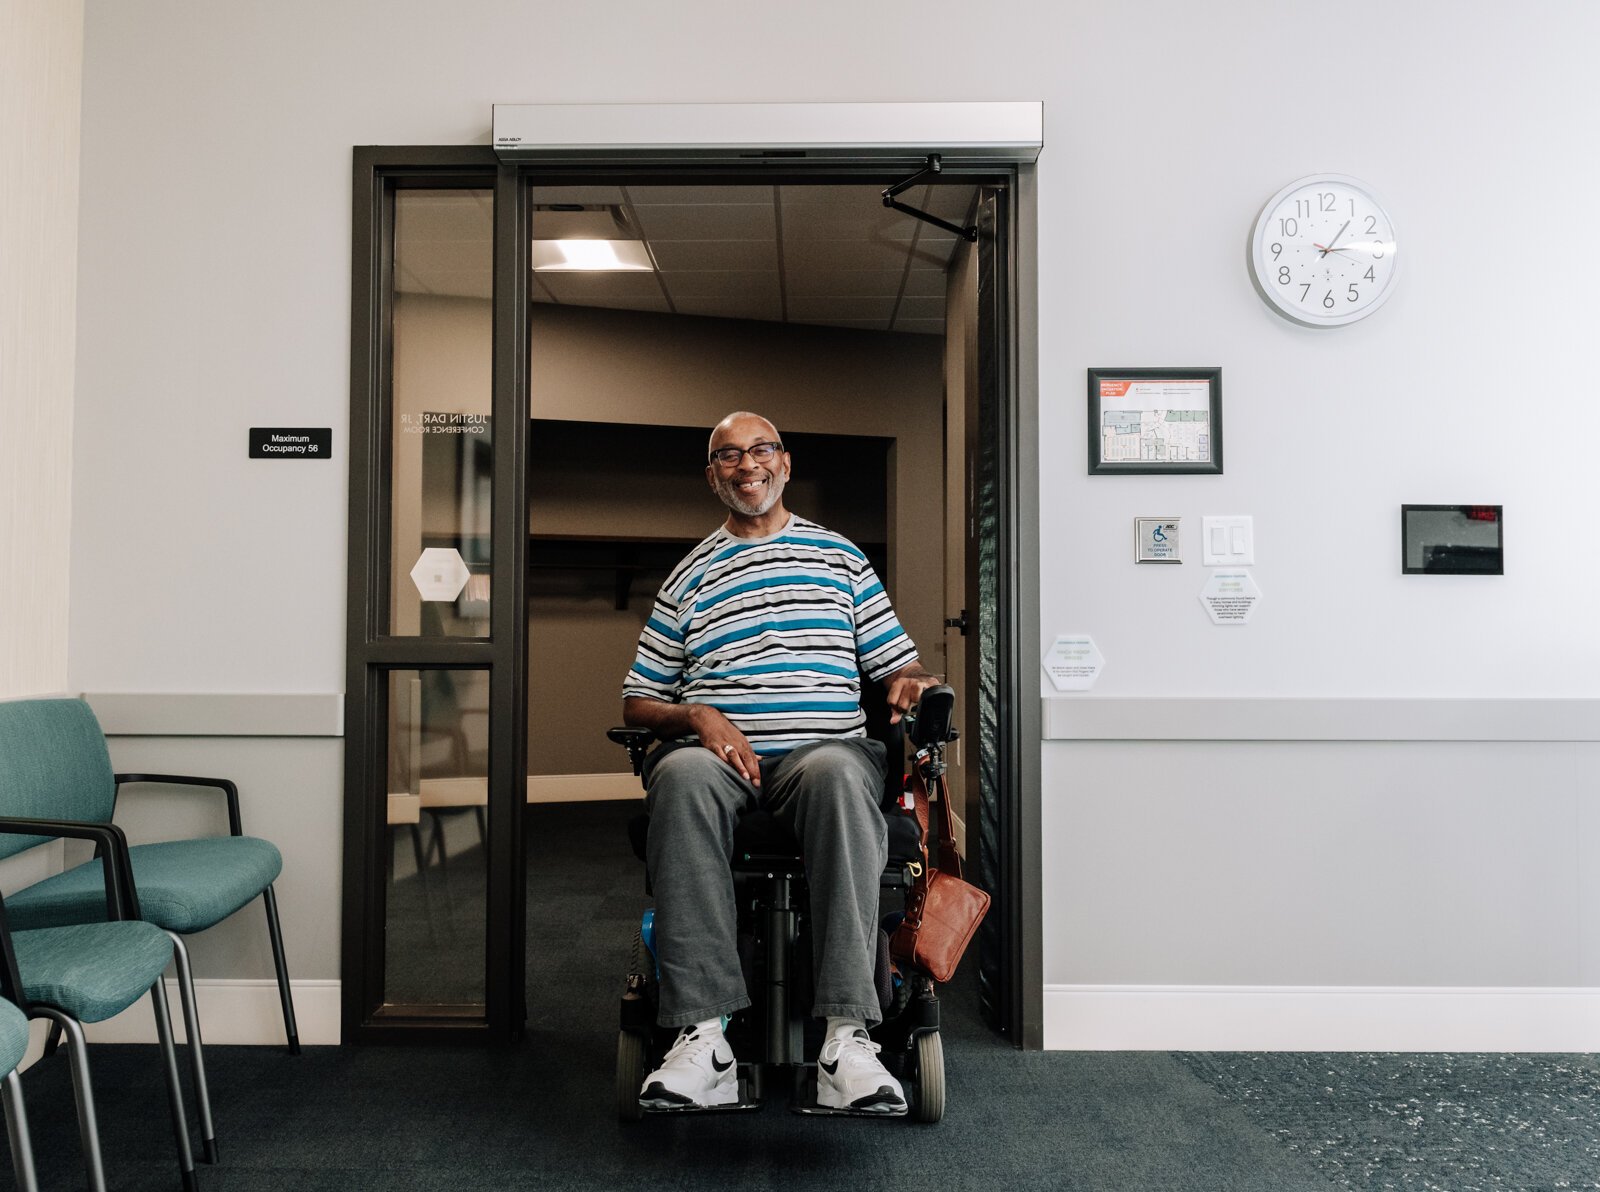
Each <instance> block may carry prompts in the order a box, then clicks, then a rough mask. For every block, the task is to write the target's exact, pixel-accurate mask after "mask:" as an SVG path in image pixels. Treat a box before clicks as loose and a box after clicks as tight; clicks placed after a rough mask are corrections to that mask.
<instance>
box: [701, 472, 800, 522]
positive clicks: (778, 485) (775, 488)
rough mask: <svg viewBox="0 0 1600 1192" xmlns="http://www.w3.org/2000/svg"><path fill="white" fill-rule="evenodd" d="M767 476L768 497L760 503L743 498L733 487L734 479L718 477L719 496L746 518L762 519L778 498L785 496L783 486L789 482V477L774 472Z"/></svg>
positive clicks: (725, 503) (730, 507) (724, 502)
mask: <svg viewBox="0 0 1600 1192" xmlns="http://www.w3.org/2000/svg"><path fill="white" fill-rule="evenodd" d="M767 476H768V483H767V495H766V496H765V497H764V498H762V500H760V501H759V502H755V503H752V502H750V501H746V500H745V499H744V498H743V497H741V496H740V495H739V494H738V492H737V491H736V490H735V489H734V487H733V485H734V481H733V478H732V477H724V476H719V477H717V496H718V497H719V498H721V500H722V503H723V504H724V505H726V506H727V507H728V508H729V509H731V510H733V511H734V512H735V513H742V514H744V515H745V516H746V517H760V516H761V515H762V514H763V513H765V512H766V511H767V510H769V509H771V508H772V507H773V506H774V505H776V504H777V503H778V498H779V497H781V496H783V486H784V485H785V484H786V483H787V482H788V480H789V477H788V476H787V475H783V476H780V475H778V474H776V473H774V472H768V473H767Z"/></svg>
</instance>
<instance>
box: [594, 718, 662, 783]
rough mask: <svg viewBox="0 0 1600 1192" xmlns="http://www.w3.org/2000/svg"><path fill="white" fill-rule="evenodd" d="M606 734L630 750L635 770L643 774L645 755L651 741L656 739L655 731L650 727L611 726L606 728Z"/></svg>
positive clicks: (629, 753) (631, 761) (630, 760)
mask: <svg viewBox="0 0 1600 1192" xmlns="http://www.w3.org/2000/svg"><path fill="white" fill-rule="evenodd" d="M606 736H607V738H609V739H610V740H612V741H615V742H616V743H617V744H618V745H621V746H622V747H623V748H625V749H626V750H627V751H628V761H629V762H630V763H632V765H633V772H634V773H635V774H643V773H644V755H645V754H646V753H648V752H650V743H651V742H652V741H654V740H655V739H656V734H655V731H654V730H653V729H648V728H610V729H607V730H606Z"/></svg>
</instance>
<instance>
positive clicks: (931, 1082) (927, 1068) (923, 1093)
mask: <svg viewBox="0 0 1600 1192" xmlns="http://www.w3.org/2000/svg"><path fill="white" fill-rule="evenodd" d="M640 1079H641V1080H642V1079H644V1078H643V1077H642V1076H641V1077H640ZM911 1116H912V1117H914V1118H915V1119H916V1120H917V1121H919V1122H937V1121H938V1120H940V1119H941V1118H942V1117H944V1043H943V1042H941V1041H940V1039H939V1033H938V1032H937V1031H933V1032H930V1033H929V1034H926V1035H918V1036H917V1103H916V1105H915V1106H914V1107H913V1108H912V1111H911Z"/></svg>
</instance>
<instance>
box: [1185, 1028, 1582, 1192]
mask: <svg viewBox="0 0 1600 1192" xmlns="http://www.w3.org/2000/svg"><path fill="white" fill-rule="evenodd" d="M1182 1059H1183V1062H1184V1064H1185V1066H1187V1067H1188V1069H1189V1070H1190V1071H1191V1072H1193V1073H1194V1074H1195V1075H1196V1076H1198V1077H1199V1078H1200V1079H1201V1080H1203V1081H1205V1082H1206V1083H1207V1084H1208V1085H1210V1086H1211V1087H1212V1088H1213V1089H1215V1090H1216V1091H1217V1092H1219V1093H1221V1094H1222V1095H1223V1096H1225V1097H1226V1098H1228V1100H1230V1101H1232V1102H1234V1103H1236V1104H1238V1105H1241V1106H1243V1107H1244V1109H1245V1110H1246V1112H1247V1113H1248V1114H1249V1115H1250V1117H1251V1118H1252V1119H1253V1120H1254V1121H1255V1122H1256V1123H1257V1124H1258V1125H1259V1126H1260V1127H1261V1128H1262V1129H1263V1130H1264V1131H1266V1132H1267V1133H1268V1134H1270V1135H1272V1136H1273V1137H1274V1138H1276V1139H1278V1141H1279V1142H1280V1143H1281V1144H1282V1145H1283V1147H1284V1148H1285V1149H1286V1150H1287V1151H1288V1152H1290V1153H1291V1154H1293V1155H1296V1156H1299V1157H1303V1158H1305V1159H1307V1160H1309V1161H1310V1162H1311V1164H1312V1165H1313V1166H1315V1167H1316V1168H1317V1169H1318V1170H1319V1171H1321V1172H1322V1173H1323V1174H1324V1175H1326V1176H1328V1177H1329V1178H1330V1179H1332V1180H1334V1181H1335V1182H1337V1183H1339V1184H1340V1185H1342V1186H1344V1187H1346V1188H1350V1189H1354V1190H1357V1192H1368V1190H1369V1189H1370V1190H1371V1192H1382V1190H1385V1189H1400V1190H1403V1192H1411V1190H1416V1192H1423V1190H1428V1192H1432V1190H1435V1189H1438V1190H1441V1192H1489V1190H1491V1189H1508V1188H1515V1189H1527V1190H1534V1189H1537V1190H1541V1192H1542V1190H1544V1189H1556V1188H1600V1057H1596V1056H1592V1055H1582V1056H1570V1055H1567V1056H1563V1055H1393V1054H1381V1055H1368V1054H1338V1055H1291V1054H1282V1053H1277V1054H1265V1055H1255V1054H1191V1055H1185V1056H1183V1057H1182Z"/></svg>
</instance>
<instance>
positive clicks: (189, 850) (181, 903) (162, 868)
mask: <svg viewBox="0 0 1600 1192" xmlns="http://www.w3.org/2000/svg"><path fill="white" fill-rule="evenodd" d="M139 783H160V784H162V785H165V786H180V787H184V788H188V789H192V790H209V791H211V792H213V793H220V794H222V795H223V796H224V798H225V799H226V800H227V806H228V826H229V834H228V835H227V836H217V837H205V838H201V839H196V840H173V841H166V842H162V843H159V844H140V845H134V846H133V847H131V848H129V849H128V856H129V863H130V865H131V872H132V881H133V886H134V889H135V890H136V891H137V896H138V902H139V906H140V910H141V917H142V918H143V919H145V920H146V921H147V922H149V923H153V924H154V925H155V926H156V927H158V928H160V929H161V930H163V931H164V932H166V933H167V935H168V937H170V940H171V943H170V945H169V950H170V952H171V954H172V955H173V957H174V958H175V960H176V962H177V967H178V989H179V994H180V998H181V1001H182V1005H183V1017H184V1026H185V1028H186V1030H187V1031H188V1036H189V1056H190V1061H191V1065H192V1068H193V1072H194V1082H195V1097H196V1100H197V1101H198V1102H199V1109H200V1132H201V1143H202V1149H203V1153H204V1156H205V1159H206V1161H207V1162H208V1163H214V1162H216V1159H217V1144H216V1132H215V1129H214V1128H213V1125H212V1120H211V1099H210V1094H209V1090H208V1089H207V1086H206V1073H205V1060H204V1056H203V1054H202V1051H201V1044H200V1022H199V1016H198V1013H197V1011H196V1008H195V1000H194V979H193V974H192V973H191V971H190V968H189V955H188V949H187V948H186V947H185V945H184V943H183V938H182V937H183V936H185V935H192V934H193V933H195V932H198V931H204V930H205V929H206V928H208V927H213V926H215V925H216V924H218V923H220V922H222V921H223V920H224V919H226V918H228V917H229V916H230V915H232V914H233V913H234V912H235V911H238V910H239V909H241V908H242V907H244V906H245V905H246V904H247V903H249V902H252V901H254V900H255V898H256V897H257V896H258V895H259V896H260V897H261V898H262V900H263V902H264V904H265V907H266V918H267V933H268V936H269V939H270V940H271V944H272V957H273V962H274V964H275V966H276V969H277V977H278V996H279V999H280V1002H281V1003H282V1008H283V1023H284V1030H285V1033H286V1034H287V1036H288V1042H289V1050H290V1051H291V1052H298V1051H299V1050H300V1040H299V1036H298V1032H297V1031H296V1029H295V1019H294V1001H293V999H292V997H291V994H290V991H289V970H288V965H287V963H286V962H285V960H284V952H283V931H282V928H281V926H280V924H279V921H278V906H277V900H276V899H275V898H274V896H273V891H272V882H273V880H274V879H275V878H276V877H277V876H278V873H279V871H280V870H281V869H282V867H283V858H282V856H281V855H280V854H279V852H278V850H277V848H276V847H274V846H273V845H272V844H270V843H269V842H267V841H265V840H260V839H257V838H255V837H253V836H246V835H244V829H243V827H242V825H241V822H240V817H239V792H238V789H237V788H236V787H235V786H234V784H233V783H232V782H229V781H228V780H227V779H222V778H191V777H187V776H182V775H167V774H113V773H112V770H111V759H110V756H109V755H108V754H107V752H106V743H105V736H104V734H103V733H102V732H101V730H100V724H99V721H97V720H96V719H95V716H94V713H93V712H92V711H90V709H89V706H88V705H87V704H85V703H83V702H82V701H81V700H71V699H48V700H21V701H17V702H15V703H7V704H0V815H22V816H30V815H31V816H40V817H50V818H54V819H59V820H76V821H83V822H88V823H101V824H107V823H110V821H111V818H112V813H113V811H114V810H115V806H116V800H117V795H118V792H119V791H120V790H121V789H122V787H124V786H128V785H133V784H139ZM8 842H9V843H8ZM39 843H42V842H41V841H39V840H22V839H19V838H17V837H9V838H0V856H6V855H9V854H10V853H13V852H20V851H22V850H23V849H26V848H30V847H33V846H34V845H37V844H39ZM102 880H103V870H102V867H101V863H100V861H99V859H96V860H92V861H89V862H86V863H85V864H82V865H79V866H76V867H75V868H73V869H69V870H67V871H66V872H65V873H61V874H57V875H55V876H54V877H49V878H46V879H45V880H44V881H41V882H38V883H36V884H34V885H32V886H29V887H27V888H26V889H23V890H19V891H17V892H16V893H15V894H13V895H11V896H10V897H9V898H7V900H6V907H7V909H8V911H9V912H10V915H11V923H12V926H13V927H14V928H15V929H16V930H18V931H19V932H21V931H25V930H32V929H39V928H46V927H66V926H72V925H79V924H85V923H91V922H94V921H96V920H103V919H104V918H105V900H104V897H103V894H102Z"/></svg>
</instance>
